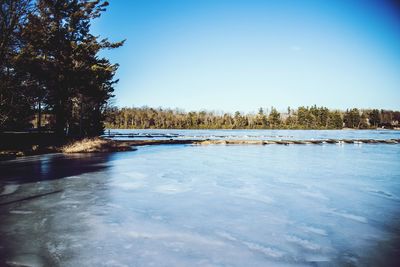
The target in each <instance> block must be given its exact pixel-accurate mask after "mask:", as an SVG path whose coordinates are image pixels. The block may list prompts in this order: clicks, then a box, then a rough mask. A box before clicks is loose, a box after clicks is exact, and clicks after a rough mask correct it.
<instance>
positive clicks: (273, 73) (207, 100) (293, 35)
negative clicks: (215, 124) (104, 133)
mask: <svg viewBox="0 0 400 267" xmlns="http://www.w3.org/2000/svg"><path fill="white" fill-rule="evenodd" d="M92 29H93V32H94V33H95V34H98V35H101V36H102V37H108V38H110V39H111V40H115V41H118V40H121V39H127V41H126V43H125V45H124V46H123V47H122V48H119V49H116V50H112V51H107V52H104V53H103V54H104V55H105V56H107V57H109V58H110V60H111V61H112V62H114V63H119V64H120V69H119V71H118V74H117V78H119V79H120V82H119V83H118V85H117V86H116V90H115V95H116V102H115V103H116V104H117V105H118V106H121V107H122V106H129V107H130V106H143V105H147V106H151V107H160V106H161V107H171V108H175V107H179V108H183V109H185V110H187V111H189V110H200V109H207V110H223V111H229V112H233V111H236V110H239V111H244V112H248V111H255V110H257V109H258V107H270V106H275V107H277V108H278V109H282V110H283V109H286V107H287V106H291V107H298V106H300V105H313V104H317V105H324V106H327V107H329V108H338V109H344V108H347V107H360V108H370V107H377V108H388V109H400V104H399V99H400V97H399V96H400V12H399V9H396V7H395V6H394V5H393V4H391V2H385V1H341V0H335V1H323V0H321V1H317V0H314V1H311V0H310V1H301V0H299V1H285V0H283V1H282V0H276V1H267V0H265V1H261V0H260V1H258V0H243V1H235V0H230V1H227V0H183V1H169V0H158V1H156V0H113V1H112V0H111V1H110V6H109V7H108V9H107V11H106V12H105V13H104V14H103V15H102V17H101V18H99V19H97V20H96V21H95V22H94V23H93V27H92Z"/></svg>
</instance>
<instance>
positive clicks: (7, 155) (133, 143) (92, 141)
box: [0, 137, 400, 161]
mask: <svg viewBox="0 0 400 267" xmlns="http://www.w3.org/2000/svg"><path fill="white" fill-rule="evenodd" d="M399 143H400V139H309V140H254V139H253V140H251V139H246V140H243V139H242V140H241V139H228V140H221V139H161V140H154V139H153V140H149V139H148V140H112V139H108V138H104V137H95V138H86V139H82V140H77V141H72V142H70V143H69V144H66V145H58V146H57V145H52V146H39V145H32V146H31V147H30V148H27V149H6V150H0V161H4V160H12V159H16V158H17V157H23V156H33V155H42V154H50V153H65V154H71V153H111V152H124V151H134V150H137V148H136V147H138V146H154V145H312V144H314V145H322V144H399Z"/></svg>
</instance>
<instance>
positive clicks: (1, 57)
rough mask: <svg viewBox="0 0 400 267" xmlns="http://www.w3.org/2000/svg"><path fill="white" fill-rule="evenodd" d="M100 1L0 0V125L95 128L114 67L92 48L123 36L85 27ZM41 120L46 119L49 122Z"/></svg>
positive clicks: (73, 130) (99, 126)
mask: <svg viewBox="0 0 400 267" xmlns="http://www.w3.org/2000/svg"><path fill="white" fill-rule="evenodd" d="M107 5H108V3H107V2H106V1H102V0H79V1H77V0H1V1H0V131H10V130H11V131H15V130H26V129H28V128H30V127H32V118H34V117H36V118H38V121H37V123H36V124H38V125H39V128H40V126H44V123H43V121H41V119H42V117H43V115H41V114H46V119H47V117H49V118H51V121H50V122H51V123H49V124H48V125H46V127H49V128H50V129H51V130H54V131H55V132H56V133H57V135H59V136H65V135H74V136H76V135H98V134H99V133H101V132H102V131H103V119H104V117H103V114H104V110H105V107H106V104H107V101H108V99H109V98H110V97H112V96H113V95H112V92H113V90H114V88H113V87H114V84H115V83H116V82H117V80H115V79H114V74H115V72H116V70H117V68H118V65H117V64H112V63H111V62H110V61H109V60H108V59H107V58H104V57H102V56H101V55H99V52H100V51H102V50H104V49H113V48H117V47H119V46H121V45H122V44H123V42H116V43H114V42H110V41H108V40H107V39H101V38H100V37H98V36H95V35H93V34H92V33H91V29H90V25H91V22H92V20H93V19H96V18H98V17H99V16H100V15H101V14H102V13H103V12H104V11H105V10H106V6H107ZM49 120H50V119H48V121H47V122H49Z"/></svg>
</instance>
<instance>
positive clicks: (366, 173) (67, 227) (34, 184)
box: [0, 144, 400, 266]
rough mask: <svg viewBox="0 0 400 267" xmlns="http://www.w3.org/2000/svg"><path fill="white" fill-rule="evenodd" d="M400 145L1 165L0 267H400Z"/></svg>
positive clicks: (60, 158)
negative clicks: (399, 252)
mask: <svg viewBox="0 0 400 267" xmlns="http://www.w3.org/2000/svg"><path fill="white" fill-rule="evenodd" d="M399 162H400V145H379V144H372V145H362V146H359V145H343V146H333V145H329V144H326V145H320V146H279V145H268V146H191V145H174V146H171V145H169V146H153V147H141V148H140V149H139V150H137V151H132V152H124V153H113V154H85V155H65V156H64V155H60V154H54V155H44V156H35V157H26V158H22V159H18V160H16V161H8V162H0V191H1V192H2V193H4V192H6V193H7V194H2V195H0V265H4V264H9V265H12V264H14V265H18V264H20V265H27V266H43V265H46V266H59V265H61V266H399V260H398V257H397V255H398V254H397V253H398V251H399V249H400V244H399V240H400V216H399V214H400V213H399V209H400V200H399V196H400V164H399Z"/></svg>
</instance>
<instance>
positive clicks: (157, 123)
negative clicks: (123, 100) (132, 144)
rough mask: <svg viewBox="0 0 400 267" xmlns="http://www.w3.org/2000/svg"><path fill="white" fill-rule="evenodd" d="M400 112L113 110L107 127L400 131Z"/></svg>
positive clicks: (147, 108)
mask: <svg viewBox="0 0 400 267" xmlns="http://www.w3.org/2000/svg"><path fill="white" fill-rule="evenodd" d="M399 121H400V112H399V111H391V110H378V109H362V110H361V109H357V108H352V109H347V110H346V111H340V110H329V109H328V108H326V107H317V106H315V105H314V106H311V107H299V108H297V109H291V108H290V107H289V108H288V109H287V110H286V111H285V112H279V111H278V110H277V109H276V108H274V107H272V108H270V109H269V110H264V109H262V108H260V109H259V110H258V112H257V113H249V114H243V113H240V112H239V111H236V112H235V113H234V114H231V113H218V112H210V111H197V112H196V111H191V112H185V111H182V110H179V109H175V110H173V109H162V108H158V109H155V108H149V107H141V108H116V107H114V108H109V109H108V110H107V111H106V121H105V126H106V127H107V128H116V129H143V128H158V129H342V128H354V129H370V128H378V127H384V128H395V127H399Z"/></svg>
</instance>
